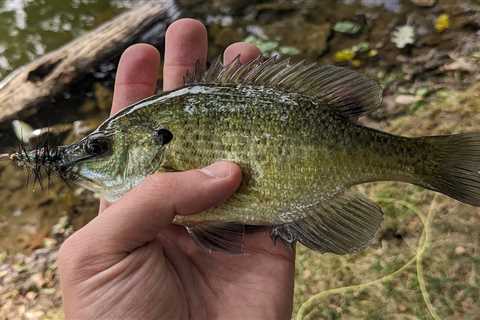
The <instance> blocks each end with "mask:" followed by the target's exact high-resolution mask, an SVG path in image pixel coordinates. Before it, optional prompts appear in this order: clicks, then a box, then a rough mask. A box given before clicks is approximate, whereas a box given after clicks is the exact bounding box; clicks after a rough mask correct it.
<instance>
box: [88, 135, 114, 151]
mask: <svg viewBox="0 0 480 320" xmlns="http://www.w3.org/2000/svg"><path fill="white" fill-rule="evenodd" d="M84 149H85V152H86V153H88V154H89V155H92V156H100V155H102V154H105V153H107V152H108V151H109V150H110V141H109V140H108V138H107V137H105V136H103V135H96V136H92V137H89V138H88V139H87V142H86V143H85V146H84Z"/></svg>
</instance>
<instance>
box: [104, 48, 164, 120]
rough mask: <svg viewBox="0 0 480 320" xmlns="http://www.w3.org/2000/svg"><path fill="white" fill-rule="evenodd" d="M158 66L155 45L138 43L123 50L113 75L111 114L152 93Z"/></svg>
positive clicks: (154, 87) (155, 84)
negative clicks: (113, 87) (113, 88)
mask: <svg viewBox="0 0 480 320" xmlns="http://www.w3.org/2000/svg"><path fill="white" fill-rule="evenodd" d="M159 67H160V54H159V52H158V50H157V49H156V48H155V47H153V46H151V45H149V44H146V43H139V44H135V45H133V46H131V47H129V48H128V49H127V50H125V52H124V53H123V54H122V57H121V58H120V62H119V63H118V70H117V74H116V76H115V90H114V92H113V102H112V109H111V114H115V113H117V112H118V111H120V110H121V109H123V108H125V107H126V106H128V105H130V104H132V103H134V102H137V101H138V100H141V99H143V98H146V97H149V96H151V95H153V94H154V93H155V89H156V86H157V78H158V69H159Z"/></svg>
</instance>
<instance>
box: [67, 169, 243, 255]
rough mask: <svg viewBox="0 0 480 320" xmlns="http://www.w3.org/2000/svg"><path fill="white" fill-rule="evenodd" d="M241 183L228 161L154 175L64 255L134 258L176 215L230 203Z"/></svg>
mask: <svg viewBox="0 0 480 320" xmlns="http://www.w3.org/2000/svg"><path fill="white" fill-rule="evenodd" d="M240 180H241V172H240V168H239V167H238V166H237V165H235V164H233V163H230V162H227V161H220V162H216V163H214V164H213V165H211V166H209V167H206V168H203V169H198V170H190V171H184V172H175V173H159V174H154V175H152V176H150V177H148V178H146V179H145V181H144V182H143V183H142V184H140V185H139V186H138V187H136V188H134V189H133V190H131V191H130V192H128V193H127V194H126V195H125V196H123V197H122V198H121V199H120V200H118V201H117V202H115V203H114V204H113V205H111V206H110V207H108V209H106V210H105V211H104V212H103V214H101V215H98V216H97V217H95V218H94V219H93V220H92V221H90V223H88V224H87V225H86V226H84V227H83V228H82V229H80V230H79V231H77V232H76V233H75V234H73V235H72V236H71V237H70V238H69V239H67V241H66V242H65V243H64V246H63V247H75V249H73V248H72V250H68V249H65V248H62V249H63V250H61V251H73V252H75V254H76V255H77V254H80V255H81V253H80V252H83V253H84V254H86V255H87V256H88V257H92V255H95V256H96V255H97V254H100V255H104V254H117V253H124V252H131V251H132V250H134V249H136V248H138V247H140V246H142V245H144V244H145V243H147V242H149V241H152V240H154V239H155V238H156V237H157V235H158V232H159V231H160V230H161V229H162V228H164V227H166V226H167V225H169V224H170V223H171V222H172V220H173V218H174V217H175V215H187V214H193V213H198V212H201V211H203V210H205V209H208V208H210V207H212V206H214V205H217V204H219V203H221V202H222V201H224V200H226V199H227V198H228V197H229V196H230V195H231V194H232V193H233V192H234V191H235V190H236V189H237V188H238V186H239V185H240ZM71 253H72V252H70V254H71Z"/></svg>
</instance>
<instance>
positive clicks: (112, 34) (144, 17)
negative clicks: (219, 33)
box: [0, 0, 179, 122]
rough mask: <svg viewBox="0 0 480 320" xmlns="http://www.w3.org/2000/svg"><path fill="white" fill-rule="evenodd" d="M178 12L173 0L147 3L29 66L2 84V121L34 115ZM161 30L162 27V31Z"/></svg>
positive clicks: (0, 85)
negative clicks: (27, 114) (101, 64)
mask: <svg viewBox="0 0 480 320" xmlns="http://www.w3.org/2000/svg"><path fill="white" fill-rule="evenodd" d="M178 14H179V12H178V9H177V8H176V6H175V4H174V2H173V0H155V1H146V2H144V3H142V4H141V5H139V6H138V7H136V8H133V9H131V10H129V11H127V12H125V13H123V14H121V15H119V16H118V17H116V18H114V19H112V20H111V21H109V22H107V23H105V24H103V25H101V26H100V27H98V28H97V29H95V30H93V31H91V32H89V33H86V34H84V35H82V36H81V37H79V38H77V39H76V40H74V41H72V42H70V43H68V44H66V45H65V46H63V47H61V48H59V49H57V50H55V51H52V52H50V53H48V54H46V55H44V56H42V57H40V58H38V59H37V60H35V61H33V62H31V63H30V64H27V65H25V66H23V67H21V68H19V69H17V70H15V71H14V72H13V73H11V74H10V75H9V76H7V78H5V79H4V80H3V81H1V82H0V122H4V121H6V120H11V119H12V118H13V117H15V115H16V114H17V113H19V112H20V111H22V112H23V111H26V110H28V111H30V110H31V111H32V113H34V112H35V107H40V106H41V105H42V102H45V101H47V100H48V98H50V97H54V96H56V95H58V94H59V93H61V92H62V91H63V90H65V89H66V88H68V87H69V86H71V85H72V84H73V83H74V82H75V81H76V80H78V79H80V78H81V77H82V76H83V75H85V74H87V73H89V72H91V71H92V69H93V68H94V67H95V66H96V65H98V64H99V63H100V62H102V61H104V60H106V59H108V58H109V57H112V56H114V55H116V54H119V53H120V52H121V51H122V50H124V49H125V48H126V47H127V46H128V45H130V44H131V43H132V42H133V41H134V40H136V39H138V38H139V37H140V36H141V35H143V34H144V33H148V32H149V30H152V28H154V29H155V30H159V29H163V30H164V29H165V25H166V24H168V23H169V22H171V21H172V20H174V19H175V18H176V17H177V16H178ZM159 27H160V28H159Z"/></svg>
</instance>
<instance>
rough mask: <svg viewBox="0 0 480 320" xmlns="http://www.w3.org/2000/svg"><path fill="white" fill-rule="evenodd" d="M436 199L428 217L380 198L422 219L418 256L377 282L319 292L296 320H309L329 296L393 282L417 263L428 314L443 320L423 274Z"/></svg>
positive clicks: (407, 204) (303, 306)
mask: <svg viewBox="0 0 480 320" xmlns="http://www.w3.org/2000/svg"><path fill="white" fill-rule="evenodd" d="M436 197H437V196H435V197H434V199H433V201H432V204H431V205H430V208H429V210H428V213H427V215H426V216H425V215H424V214H422V213H421V212H420V211H419V210H418V208H417V207H415V206H414V205H412V204H410V203H408V202H406V201H401V200H400V201H399V200H395V199H392V198H379V199H378V200H380V201H382V202H388V203H395V204H399V205H401V206H403V207H405V208H407V209H408V210H410V211H412V212H414V213H415V214H416V215H417V216H418V217H419V218H420V221H421V222H422V224H423V231H422V235H421V236H420V240H419V242H418V246H417V250H416V251H417V252H416V254H415V255H414V256H413V257H412V258H411V259H410V260H408V261H407V262H406V263H405V264H404V265H403V266H402V267H400V268H399V269H397V270H395V271H393V272H392V273H390V274H388V275H385V276H383V277H381V278H378V279H375V280H372V281H368V282H365V283H361V284H358V285H351V286H345V287H340V288H334V289H329V290H325V291H322V292H319V293H317V294H315V295H313V296H311V297H310V298H309V299H308V300H307V301H305V302H304V303H303V304H302V305H301V306H300V309H299V310H298V312H297V316H296V320H307V319H309V313H310V312H312V311H313V310H314V309H315V307H316V305H317V303H318V302H319V300H321V299H323V298H325V297H327V296H329V295H332V294H343V293H346V292H349V291H359V290H363V289H365V288H367V287H370V286H374V285H378V284H381V283H385V282H387V281H390V280H392V279H393V278H395V277H396V276H398V275H399V274H401V273H402V272H404V271H405V270H406V269H407V268H408V267H410V266H411V265H413V264H414V263H416V274H417V279H418V283H419V287H420V292H421V294H422V297H423V301H424V302H425V305H426V307H427V309H428V312H429V313H430V316H431V317H432V318H433V319H434V320H440V319H441V318H440V316H439V315H438V314H437V313H436V311H435V308H434V307H433V305H432V302H431V299H430V295H429V293H428V291H427V288H426V284H425V278H424V274H423V266H422V259H423V254H424V253H425V251H426V250H427V249H428V247H429V245H430V242H431V223H432V220H433V217H434V212H435V210H434V208H435V205H436V199H437V198H436Z"/></svg>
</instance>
